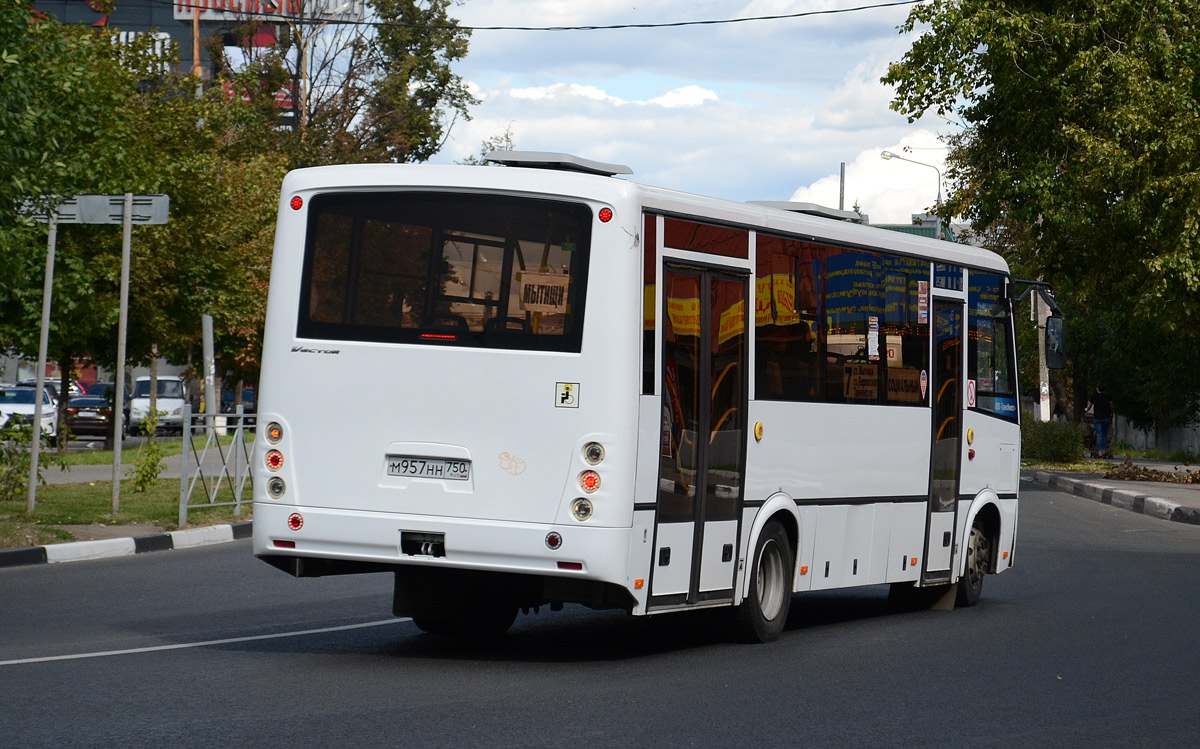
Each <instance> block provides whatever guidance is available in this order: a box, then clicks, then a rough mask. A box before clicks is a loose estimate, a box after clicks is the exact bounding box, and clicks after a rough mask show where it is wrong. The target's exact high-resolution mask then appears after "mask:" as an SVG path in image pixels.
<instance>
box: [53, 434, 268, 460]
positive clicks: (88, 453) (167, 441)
mask: <svg viewBox="0 0 1200 749" xmlns="http://www.w3.org/2000/svg"><path fill="white" fill-rule="evenodd" d="M245 438H246V443H247V444H248V445H249V444H252V443H253V442H254V433H253V432H247V433H246V435H245ZM217 439H218V440H219V441H220V443H221V444H222V445H230V444H232V443H233V435H232V434H225V435H222V436H220V437H218V438H217ZM205 440H206V438H205V437H204V436H203V435H196V437H195V442H196V449H197V450H202V449H204V443H205ZM157 441H158V443H159V445H160V446H161V447H162V451H163V457H164V458H166V457H169V456H172V455H178V454H179V453H181V452H183V439H182V438H180V437H159V438H158V440H157ZM93 444H95V443H93ZM137 449H138V448H137V446H134V445H128V446H126V447H123V448H121V461H122V462H129V461H132V460H133V457H134V456H135V455H136V454H137ZM41 457H42V458H43V459H44V460H45V462H46V464H49V463H50V462H51V461H53V462H54V463H55V464H57V463H58V462H59V458H62V463H63V465H67V466H102V465H112V462H113V451H112V450H89V449H84V450H75V451H72V452H69V453H67V454H66V455H60V454H59V452H58V451H57V450H56V449H55V448H53V447H51V448H48V449H46V450H43V451H42V453H41Z"/></svg>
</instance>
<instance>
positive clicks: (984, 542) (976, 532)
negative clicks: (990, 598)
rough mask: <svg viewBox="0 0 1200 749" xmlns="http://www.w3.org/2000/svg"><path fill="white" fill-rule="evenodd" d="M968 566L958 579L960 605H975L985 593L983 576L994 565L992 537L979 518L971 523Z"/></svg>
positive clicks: (958, 601)
mask: <svg viewBox="0 0 1200 749" xmlns="http://www.w3.org/2000/svg"><path fill="white" fill-rule="evenodd" d="M966 552H967V567H966V569H965V570H964V571H963V576H962V577H960V578H959V579H958V596H957V597H956V600H955V603H956V604H957V605H959V606H974V605H975V604H977V603H979V597H980V596H981V595H983V576H984V575H986V574H987V573H988V571H989V570H990V569H991V566H992V539H991V537H990V536H988V534H987V530H986V529H984V527H983V525H982V524H981V523H980V521H979V519H978V518H976V519H975V522H974V523H972V524H971V535H970V536H969V537H968V538H967V548H966Z"/></svg>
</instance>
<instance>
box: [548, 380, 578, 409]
mask: <svg viewBox="0 0 1200 749" xmlns="http://www.w3.org/2000/svg"><path fill="white" fill-rule="evenodd" d="M554 407H555V408H579V383H578V382H560V383H557V384H556V386H555V393H554Z"/></svg>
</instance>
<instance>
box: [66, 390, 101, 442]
mask: <svg viewBox="0 0 1200 749" xmlns="http://www.w3.org/2000/svg"><path fill="white" fill-rule="evenodd" d="M111 425H112V404H111V403H109V399H108V398H106V397H104V396H102V395H77V396H75V397H74V398H72V399H71V402H70V403H68V404H67V427H68V428H69V429H70V430H71V432H72V433H74V434H75V436H77V437H89V436H91V437H105V436H107V435H108V432H109V430H110V429H111V428H112V426H111Z"/></svg>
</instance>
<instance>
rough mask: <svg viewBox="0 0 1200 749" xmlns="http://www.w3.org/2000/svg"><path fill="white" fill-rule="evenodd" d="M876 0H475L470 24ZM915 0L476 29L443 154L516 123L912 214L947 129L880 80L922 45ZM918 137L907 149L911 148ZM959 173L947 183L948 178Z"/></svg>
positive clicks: (535, 134)
mask: <svg viewBox="0 0 1200 749" xmlns="http://www.w3.org/2000/svg"><path fill="white" fill-rule="evenodd" d="M867 4H871V0H751V1H748V2H746V1H735V2H728V1H727V2H717V1H715V0H688V1H687V2H684V1H683V0H654V1H653V2H651V1H650V0H592V2H588V3H581V2H578V0H467V2H464V3H461V4H459V5H457V6H454V7H453V9H452V14H453V15H455V16H456V17H457V18H458V19H459V20H460V21H461V22H462V23H463V24H464V25H466V26H555V25H570V26H575V25H609V24H623V23H664V22H679V21H699V20H712V19H731V18H746V17H751V16H763V15H782V14H793V13H803V12H808V11H817V10H832V9H839V8H854V7H858V6H861V5H867ZM909 7H910V6H901V7H892V8H877V9H870V10H861V11H857V12H852V13H841V14H835V15H819V16H808V17H804V18H793V19H781V20H770V21H754V22H747V23H737V24H728V25H713V26H693V27H684V28H657V29H611V30H609V29H604V30H595V31H554V32H551V31H486V30H479V31H476V32H474V34H473V35H472V37H471V43H470V54H469V55H468V57H467V58H466V59H465V60H463V61H460V62H459V63H457V64H456V65H455V71H456V72H457V73H458V74H459V75H460V76H461V77H462V78H463V79H464V80H465V81H466V82H467V83H468V84H469V85H470V86H471V89H472V91H473V92H474V93H475V95H476V96H477V97H478V98H479V99H480V104H478V105H477V106H476V107H474V108H473V109H472V119H471V120H470V121H468V122H464V121H461V120H460V121H459V122H458V123H456V124H455V126H454V128H453V131H452V133H451V138H450V140H449V141H448V143H447V145H446V147H445V148H444V149H443V151H442V153H441V154H440V155H439V156H438V157H437V158H435V159H434V161H435V162H440V163H451V162H455V161H461V160H462V159H464V158H465V157H467V156H469V155H473V154H476V153H477V152H478V151H479V147H480V143H481V142H482V141H483V140H484V139H485V138H488V137H491V136H494V135H498V134H500V133H503V132H504V130H505V128H507V127H510V128H511V131H512V134H513V138H514V140H515V141H516V145H517V147H518V148H520V149H524V150H537V151H565V152H569V153H575V154H577V155H580V156H584V157H587V158H592V159H597V160H601V161H610V162H616V163H621V164H626V165H628V166H630V167H631V168H632V169H633V171H634V176H633V179H635V180H637V181H639V182H644V183H646V184H653V185H659V186H663V187H669V188H675V189H681V190H686V191H689V192H696V193H701V194H706V195H715V196H718V197H724V198H730V199H733V200H788V199H793V200H804V201H808V202H815V203H821V204H824V205H831V206H835V207H836V205H837V202H838V170H839V164H840V162H846V173H847V174H846V199H845V205H846V207H847V208H849V207H850V206H851V205H853V203H854V202H855V201H856V200H857V201H858V202H859V203H860V205H861V206H862V208H863V210H864V211H865V212H866V213H868V214H869V215H870V217H871V221H872V222H875V223H884V222H899V221H908V220H909V216H910V214H912V213H915V212H920V211H922V210H924V209H926V208H928V207H929V206H931V205H932V204H933V203H934V201H935V198H936V195H937V186H938V175H937V172H935V171H934V169H931V168H929V167H927V166H921V165H918V164H909V163H905V162H901V161H897V160H892V161H884V160H883V159H881V158H880V156H879V154H880V152H881V151H883V150H891V151H894V152H896V153H901V154H903V155H905V156H907V157H908V158H911V159H914V160H916V161H920V162H925V163H927V164H931V165H933V166H935V167H941V166H942V159H943V157H944V154H945V150H944V149H942V148H941V143H940V142H939V140H938V136H939V135H945V134H948V133H952V132H954V128H955V126H954V125H952V124H951V123H948V122H946V121H944V120H939V119H937V118H936V117H933V116H932V115H928V116H926V117H925V118H923V119H922V120H919V121H918V122H917V123H915V124H911V125H910V124H909V123H908V122H907V121H906V119H905V118H904V117H902V116H900V115H899V114H897V113H895V112H893V111H891V110H890V109H889V108H888V102H889V101H890V100H891V96H892V93H891V91H890V89H889V88H888V87H886V86H884V85H883V84H882V83H880V82H879V77H880V76H881V75H883V73H884V72H885V71H886V69H887V64H888V63H889V62H893V61H896V60H899V59H900V58H901V57H902V56H903V54H904V52H905V51H906V50H907V49H908V47H909V45H910V44H911V38H909V37H904V36H901V35H900V33H899V31H898V30H897V27H898V26H899V25H900V24H901V23H903V21H904V19H905V17H906V16H907V13H908V10H909ZM906 146H907V147H908V148H910V149H911V150H910V151H908V152H905V151H903V149H904V148H905V147H906ZM944 190H945V188H944V187H943V191H944Z"/></svg>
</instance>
